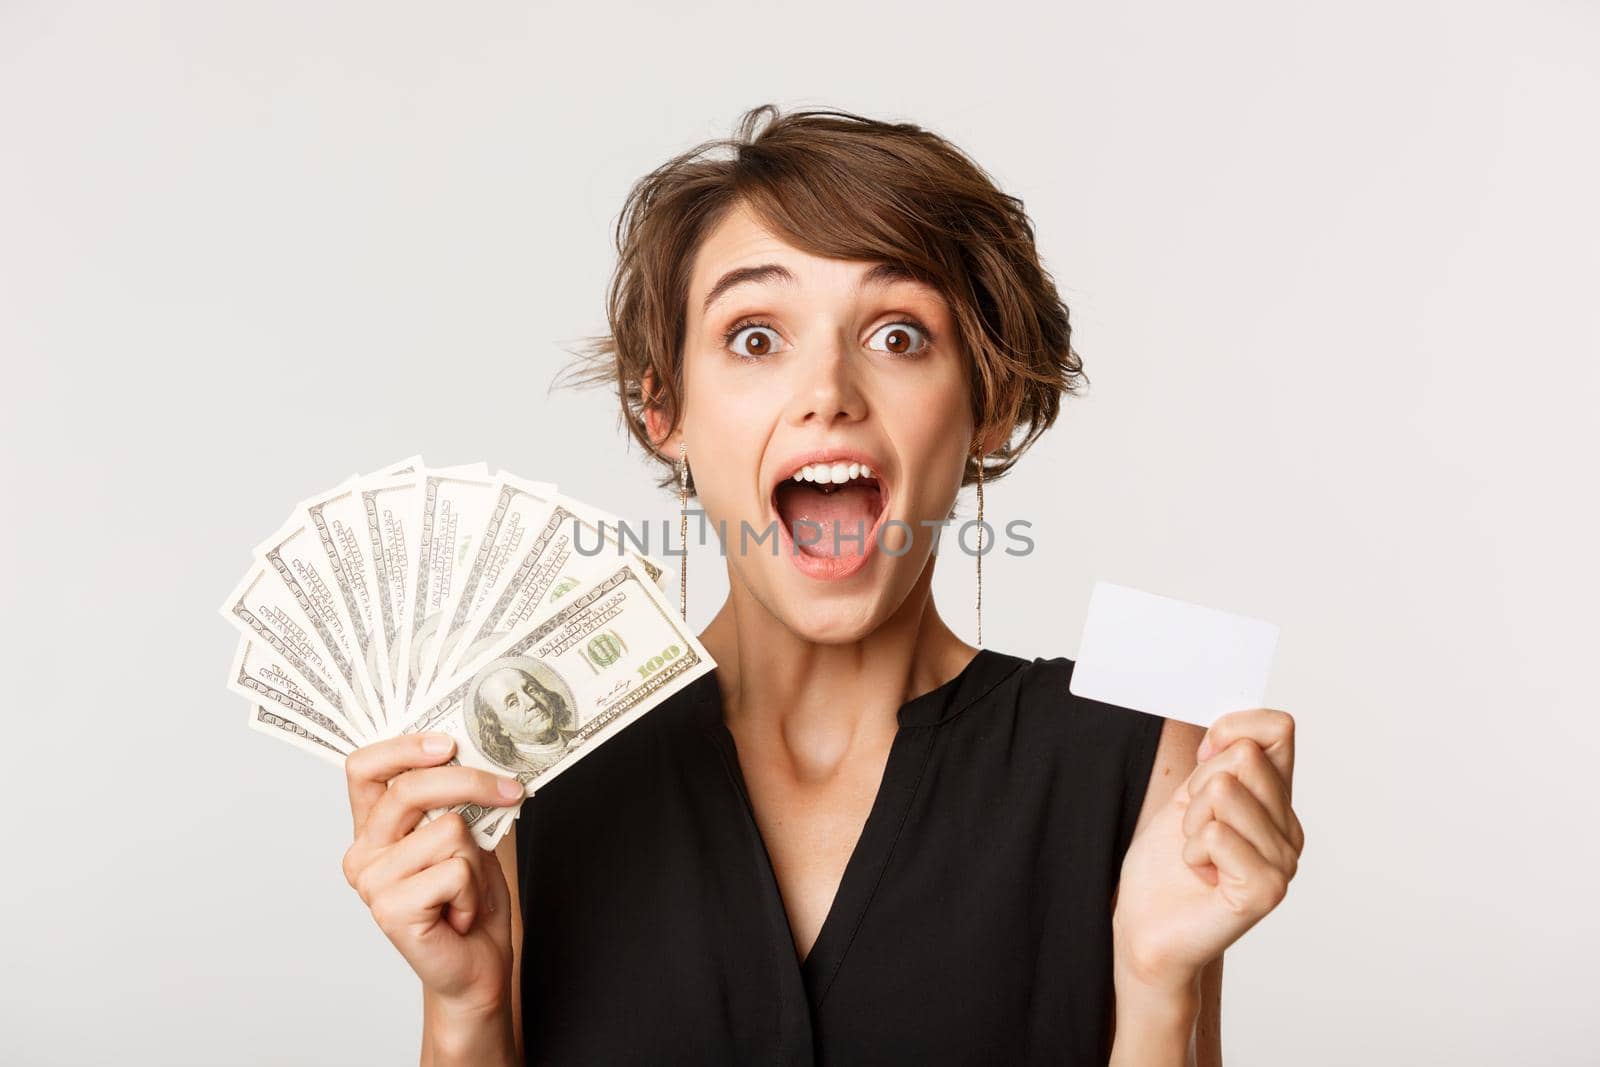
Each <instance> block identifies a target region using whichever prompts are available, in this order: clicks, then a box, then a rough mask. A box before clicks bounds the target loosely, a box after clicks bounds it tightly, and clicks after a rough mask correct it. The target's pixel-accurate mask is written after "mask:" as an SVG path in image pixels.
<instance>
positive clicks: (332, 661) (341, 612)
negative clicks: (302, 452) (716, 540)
mask: <svg viewBox="0 0 1600 1067" xmlns="http://www.w3.org/2000/svg"><path fill="white" fill-rule="evenodd" d="M629 532H630V533H631V532H632V531H629ZM620 533H621V530H620V524H619V523H618V521H617V520H616V519H615V518H613V517H612V516H610V515H608V514H606V513H604V512H602V511H600V510H598V509H596V508H592V507H590V506H588V505H586V504H582V503H580V502H579V501H577V500H574V499H572V498H571V497H568V496H564V495H562V494H560V493H558V492H556V487H555V486H554V485H553V484H551V483H549V482H530V481H526V480H524V479H522V478H518V477H515V476H514V475H511V474H507V473H505V472H504V471H502V472H500V473H498V474H493V475H491V474H490V473H489V472H488V468H487V467H486V466H484V465H483V464H476V465H471V466H464V467H445V468H433V469H430V468H428V467H426V466H425V465H424V464H423V462H422V459H421V457H413V458H411V459H408V460H403V461H401V462H399V463H396V464H393V465H391V466H389V467H386V468H384V469H382V470H380V471H377V472H376V473H373V474H368V475H358V476H355V477H352V478H351V479H349V480H348V481H346V482H344V483H343V484H342V485H339V486H338V487H337V488H334V489H331V490H329V491H327V492H325V493H321V494H318V495H317V496H314V497H312V498H310V499H309V500H307V501H305V502H304V503H302V504H300V505H299V506H298V507H296V508H295V509H294V512H293V514H292V515H291V516H290V517H289V520H288V521H287V522H286V523H285V524H284V525H283V527H282V528H281V529H280V530H278V532H277V533H275V534H273V535H272V536H271V537H269V538H268V539H267V540H266V541H264V542H262V543H261V544H260V545H259V546H258V547H257V548H256V550H255V559H254V562H253V563H252V565H251V567H250V570H249V571H248V573H246V575H245V577H244V580H243V581H241V582H240V583H239V586H238V588H236V589H235V590H234V592H233V594H232V595H231V596H230V597H229V598H228V600H227V602H226V603H225V604H224V605H223V607H222V613H223V615H224V616H225V617H226V618H227V619H228V620H229V621H230V622H232V623H233V625H234V626H235V627H236V628H238V630H239V631H240V633H241V634H242V635H243V637H242V638H241V640H240V642H239V649H238V652H237V653H236V654H235V656H234V662H233V667H232V670H231V671H230V672H229V675H228V686H229V688H230V689H232V690H234V691H235V692H237V693H239V694H241V695H243V696H244V697H246V698H247V699H248V700H249V702H250V713H249V721H250V725H251V726H252V727H253V728H255V729H257V730H260V731H262V732H263V733H266V734H269V735H271V736H273V737H277V738H279V739H281V740H284V741H287V742H289V743H291V744H293V745H296V746H298V747H300V748H303V749H305V750H306V751H308V752H311V753H314V754H316V755H318V756H322V757H324V758H326V759H329V760H331V761H334V762H337V763H342V762H343V761H344V757H345V756H347V755H348V754H349V753H350V752H351V751H353V750H354V749H356V748H358V747H360V746H362V745H366V744H370V743H371V742H373V741H377V740H380V739H382V738H387V737H394V736H398V735H400V734H406V733H416V732H421V731H435V732H444V733H448V734H450V735H452V736H453V737H454V738H455V740H456V754H455V759H456V760H458V761H460V762H461V763H464V764H467V765H469V766H474V767H482V768H484V769H487V770H490V771H493V772H495V773H497V774H503V775H514V776H515V777H516V778H517V779H518V780H520V781H521V782H522V783H523V784H524V786H525V788H526V789H527V792H528V794H529V795H530V796H531V795H532V794H533V792H534V790H535V789H536V788H538V787H539V786H540V785H541V784H542V783H544V782H547V781H549V780H550V779H551V778H553V777H554V776H555V775H557V774H559V773H561V772H562V771H564V770H565V769H566V768H568V767H570V766H571V765H572V764H573V763H574V762H575V761H576V760H578V759H580V758H581V757H582V756H583V755H584V754H586V753H588V752H592V751H593V750H594V749H595V748H596V747H597V746H599V745H600V744H601V743H602V742H603V741H605V740H606V738H608V737H609V736H611V735H612V734H613V733H615V732H616V731H618V730H620V729H622V728H623V727H625V726H627V725H628V724H629V723H630V722H632V721H633V720H635V719H636V718H638V717H639V716H640V715H642V714H644V713H645V712H646V711H648V710H649V709H650V708H652V707H654V706H655V705H656V704H659V703H660V702H661V701H662V700H665V699H666V698H667V697H669V696H671V695H672V694H673V693H675V692H677V691H678V690H679V689H681V688H683V687H684V686H685V685H687V684H689V682H691V681H693V680H694V679H695V678H697V677H699V676H700V675H702V674H704V673H705V672H706V671H708V670H710V669H711V668H712V667H714V666H715V664H714V663H713V662H712V660H711V657H710V656H708V655H707V654H706V651H705V649H704V648H702V647H701V645H700V643H699V642H698V641H697V640H695V637H694V635H693V634H692V633H691V632H690V630H689V628H688V626H687V625H686V624H685V623H684V621H683V620H682V618H681V617H680V612H679V609H678V608H677V607H675V606H673V605H672V604H670V603H669V602H668V600H667V597H666V596H665V594H664V593H663V592H662V588H661V585H662V582H663V578H664V572H663V568H662V566H661V565H660V564H659V563H657V562H656V561H655V560H653V559H651V558H650V557H648V556H645V555H641V554H639V553H637V552H634V551H630V550H625V548H624V547H623V539H622V538H621V537H620ZM633 540H634V543H635V544H637V539H633ZM456 810H459V811H461V813H462V815H463V817H464V818H466V820H467V822H468V825H469V826H470V827H471V828H472V831H473V835H474V837H475V838H476V839H477V840H478V843H479V844H480V845H482V846H484V847H485V848H492V847H493V846H494V845H495V843H496V842H498V841H499V840H500V839H501V838H502V837H503V836H504V835H505V833H506V831H507V830H508V829H509V828H510V826H511V824H512V822H513V820H514V819H515V818H516V815H517V813H518V811H519V810H520V809H518V808H491V809H484V808H478V807H476V806H464V807H462V808H458V809H456ZM437 814H438V812H431V813H430V816H433V815H437Z"/></svg>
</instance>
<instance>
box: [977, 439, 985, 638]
mask: <svg viewBox="0 0 1600 1067" xmlns="http://www.w3.org/2000/svg"><path fill="white" fill-rule="evenodd" d="M975 610H976V612H977V615H978V647H979V648H982V647H983V453H981V452H980V453H978V598H977V606H976V608H975Z"/></svg>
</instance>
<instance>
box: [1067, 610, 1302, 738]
mask: <svg viewBox="0 0 1600 1067" xmlns="http://www.w3.org/2000/svg"><path fill="white" fill-rule="evenodd" d="M1277 644H1278V628H1277V627H1276V626H1274V625H1273V624H1272V623H1270V622H1263V621H1262V620H1261V619H1252V618H1247V617H1246V616H1243V615H1230V614H1228V613H1227V612H1224V611H1216V610H1213V609H1212V608H1203V607H1201V606H1200V605H1198V604H1189V603H1186V602H1184V601H1182V600H1173V599H1171V598H1170V597H1164V596H1156V595H1155V594H1153V593H1144V592H1140V591H1139V590H1137V589H1129V588H1127V587H1126V586H1121V585H1112V584H1111V583H1110V582H1096V583H1095V587H1094V591H1093V592H1092V593H1091V594H1090V596H1089V616H1088V618H1087V619H1086V620H1084V624H1083V640H1082V642H1080V643H1079V645H1078V658H1077V661H1076V663H1075V665H1074V666H1073V669H1072V678H1071V681H1069V682H1068V684H1067V688H1068V689H1069V690H1070V691H1071V692H1072V693H1074V694H1075V695H1077V696H1080V697H1087V698H1088V699H1090V700H1098V701H1101V702H1102V703H1106V704H1115V705H1117V706H1118V707H1123V708H1132V709H1134V710H1135V711H1144V712H1148V713H1150V714H1151V715H1160V716H1163V717H1165V718H1168V719H1182V720H1183V721H1184V722H1192V723H1195V724H1196V725H1199V726H1206V727H1209V726H1210V725H1211V723H1212V720H1214V719H1216V718H1217V717H1218V716H1219V715H1223V714H1225V713H1226V712H1230V711H1243V710H1246V709H1248V708H1259V707H1262V706H1263V704H1262V700H1263V699H1264V697H1265V694H1266V689H1267V676H1268V674H1269V673H1270V672H1271V670H1272V653H1273V650H1274V649H1275V648H1276V647H1277Z"/></svg>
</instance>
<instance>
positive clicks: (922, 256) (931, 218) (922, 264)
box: [569, 104, 1087, 488]
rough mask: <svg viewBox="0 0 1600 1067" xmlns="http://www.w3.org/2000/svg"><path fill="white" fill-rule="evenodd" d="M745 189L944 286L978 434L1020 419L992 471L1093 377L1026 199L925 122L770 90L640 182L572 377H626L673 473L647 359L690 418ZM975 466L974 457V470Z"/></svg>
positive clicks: (626, 387) (832, 246)
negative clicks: (731, 228)
mask: <svg viewBox="0 0 1600 1067" xmlns="http://www.w3.org/2000/svg"><path fill="white" fill-rule="evenodd" d="M764 119H767V120H770V121H767V122H766V123H765V124H763V120H764ZM723 151H726V152H728V153H730V154H729V155H728V156H726V157H723V158H719V157H718V153H719V152H723ZM741 202H742V203H744V204H745V205H747V206H748V207H749V208H750V209H751V211H752V212H753V213H754V214H755V215H756V217H757V218H759V219H760V220H761V221H762V223H763V224H764V225H765V226H766V227H767V228H768V229H770V230H772V231H773V232H774V233H775V234H778V235H780V236H781V237H782V238H783V239H784V240H786V241H788V242H789V243H790V244H792V245H794V246H795V247H797V248H800V249H803V250H805V251H807V252H810V253H812V254H813V255H821V256H828V257H834V258H840V259H855V260H870V261H887V262H891V263H894V264H897V265H899V266H901V267H904V268H905V269H906V270H907V271H908V272H910V273H911V274H912V276H914V277H916V278H918V279H919V280H922V281H924V282H926V283H928V284H930V285H932V286H933V287H934V288H935V289H937V290H938V291H939V292H940V294H941V295H942V296H943V297H944V299H945V300H946V301H947V302H948V303H949V305H950V307H951V310H952V312H953V316H954V318H955V322H956V328H957V332H958V333H959V335H960V337H961V341H962V347H963V349H964V350H965V351H966V352H967V353H968V354H969V356H970V364H969V366H970V374H971V385H972V404H973V422H974V425H975V426H976V427H977V428H978V433H979V435H980V437H981V436H984V435H986V434H988V433H991V432H993V431H994V430H996V429H997V428H1001V427H1004V428H1006V430H1007V433H1006V439H1005V440H1004V441H1002V442H1000V443H999V444H998V445H997V446H996V448H995V449H994V450H993V451H991V452H990V453H989V455H988V456H987V457H986V459H985V462H984V468H983V470H984V478H985V479H986V480H988V479H994V478H998V477H1000V476H1001V475H1003V474H1004V473H1005V472H1006V471H1008V470H1009V469H1010V468H1011V467H1012V465H1013V464H1015V463H1016V461H1017V460H1018V459H1019V458H1021V456H1022V454H1023V452H1025V451H1026V450H1027V449H1028V448H1029V446H1031V445H1032V444H1033V442H1034V441H1035V440H1037V439H1038V437H1039V435H1040V434H1042V433H1043V432H1044V431H1045V430H1047V429H1049V427H1050V426H1051V424H1052V423H1054V422H1055V419H1056V415H1057V413H1058V412H1059V411H1060V406H1061V397H1062V395H1063V394H1068V393H1074V392H1077V391H1078V390H1079V389H1080V388H1081V386H1082V384H1083V383H1084V382H1086V381H1087V378H1086V376H1085V375H1084V373H1083V364H1082V362H1081V360H1079V358H1078V355H1077V353H1076V352H1074V351H1073V349H1072V343H1071V341H1072V327H1071V324H1070V322H1069V316H1068V311H1067V306H1066V304H1065V303H1063V302H1062V300H1061V297H1060V296H1059V295H1058V294H1057V292H1056V287H1055V282H1054V281H1053V280H1052V279H1051V277H1050V275H1049V273H1048V272H1047V271H1046V270H1045V269H1044V267H1043V266H1042V265H1041V263H1040V261H1039V253H1038V249H1037V248H1036V247H1035V246H1034V231H1033V224H1032V222H1031V220H1030V219H1029V218H1028V216H1027V214H1026V212H1025V211H1024V210H1023V206H1022V201H1021V200H1019V199H1017V198H1016V197H1014V196H1010V195H1008V194H1006V193H1004V192H1001V191H1000V189H999V188H998V187H997V186H996V185H995V183H994V180H993V179H992V178H991V177H990V176H989V175H988V173H987V172H986V171H984V170H983V168H981V167H980V166H978V164H977V163H976V162H975V161H974V160H972V159H971V158H970V157H969V156H967V155H966V153H964V152H963V151H961V150H960V149H959V148H957V147H956V146H955V145H953V144H951V143H950V142H948V141H946V140H944V139H943V138H942V137H939V136H938V135H936V134H933V133H930V132H929V131H927V130H925V129H923V128H922V127H920V126H916V125H912V124H911V123H904V122H900V123H890V122H881V121H877V120H874V119H869V118H864V117H862V116H860V115H854V114H851V113H850V112H847V111H839V110H835V109H832V108H811V109H805V110H799V111H794V112H791V113H789V114H787V115H784V114H782V113H780V111H779V110H778V108H777V107H775V106H774V105H772V104H764V105H762V106H761V107H757V108H753V109H751V110H750V111H747V112H746V113H745V114H744V115H743V116H742V117H741V118H740V120H739V122H738V124H737V127H736V130H735V133H734V135H733V137H731V138H724V139H717V140H711V141H705V142H703V143H701V144H699V145H696V146H695V147H694V148H691V149H689V150H688V151H686V152H683V153H681V154H680V155H678V156H675V157H674V158H672V159H670V160H668V161H667V162H666V163H664V164H662V165H661V166H659V167H657V168H656V169H655V170H653V171H651V172H650V173H649V174H647V175H645V176H644V177H643V178H641V179H639V181H637V182H636V183H634V186H633V188H632V190H631V191H630V192H629V194H628V198H627V200H626V202H625V203H624V205H623V209H622V212H621V214H620V215H619V217H618V219H617V225H616V247H617V255H618V260H617V266H616V270H615V273H614V274H613V275H612V279H611V286H610V289H609V292H608V295H607V300H606V315H607V319H608V321H609V325H610V328H611V332H610V333H609V334H606V335H602V336H599V337H591V338H588V339H586V340H585V341H584V342H583V343H582V345H581V347H580V348H579V349H578V350H577V352H576V353H575V354H576V355H577V356H578V357H579V363H578V364H577V365H576V366H575V367H572V368H569V371H571V376H570V378H569V381H571V382H573V383H574V384H580V385H582V384H601V383H607V384H614V385H615V387H616V389H617V393H618V397H619V399H620V400H621V404H622V415H621V417H622V420H623V421H624V422H625V423H626V424H627V427H628V430H629V432H630V433H631V434H632V435H633V437H634V439H635V440H637V441H639V442H640V443H641V444H642V445H644V447H645V449H646V451H647V452H649V453H650V454H651V455H652V456H655V457H656V458H657V459H660V460H661V461H662V462H663V463H665V464H667V466H668V467H669V470H668V472H667V473H666V475H665V476H664V477H663V478H662V480H661V485H662V486H663V487H665V486H668V485H672V484H674V476H673V474H672V472H671V470H670V467H671V460H670V459H667V458H665V457H661V456H660V454H659V453H657V452H656V451H655V447H654V445H653V443H652V442H651V440H650V436H649V433H648V431H647V430H646V428H645V422H644V412H645V409H646V403H647V398H646V397H645V395H644V374H645V372H646V371H650V372H651V373H652V377H653V379H654V381H655V382H656V383H658V384H657V390H656V395H655V396H654V397H653V398H649V399H650V400H651V401H652V402H653V403H654V404H656V405H658V406H659V407H660V408H661V409H662V412H663V414H664V415H666V417H667V419H668V425H669V426H670V427H671V428H672V429H676V428H677V427H678V420H679V418H680V415H681V409H682V406H681V403H680V399H681V392H682V388H683V345H684V341H685V336H684V331H685V328H686V325H687V318H688V313H687V305H688V295H689V293H688V289H689V275H690V268H691V266H692V264H693V261H694V255H695V253H696V251H697V250H698V249H699V246H700V243H701V242H702V241H703V240H704V239H705V237H706V236H707V235H708V234H709V233H710V232H711V230H712V229H714V228H715V226H716V225H717V224H718V223H719V222H720V221H721V220H722V219H723V217H725V215H726V214H727V213H728V211H729V210H730V209H731V208H733V207H734V206H735V205H736V204H739V203H741ZM1019 430H1020V432H1021V436H1020V438H1019V437H1018V436H1017V432H1018V431H1019ZM669 432H670V431H669ZM977 473H978V469H977V463H976V461H975V460H973V459H972V458H970V457H969V459H968V462H967V470H966V472H965V474H964V475H963V478H962V484H963V485H966V484H969V483H971V482H972V481H974V480H976V478H977ZM691 488H692V486H691Z"/></svg>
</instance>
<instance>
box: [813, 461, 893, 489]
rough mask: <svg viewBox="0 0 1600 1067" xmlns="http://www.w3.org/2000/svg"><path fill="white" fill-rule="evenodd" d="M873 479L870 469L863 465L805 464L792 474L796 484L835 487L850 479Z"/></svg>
mask: <svg viewBox="0 0 1600 1067" xmlns="http://www.w3.org/2000/svg"><path fill="white" fill-rule="evenodd" d="M871 477H874V475H873V473H872V468H871V467H869V466H867V465H866V464H865V463H807V464H806V465H805V466H804V467H801V468H800V469H799V470H797V471H795V472H794V480H795V481H797V482H817V483H818V484H820V485H829V484H834V485H837V484H839V483H840V482H848V481H849V480H850V479H852V478H871Z"/></svg>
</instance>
